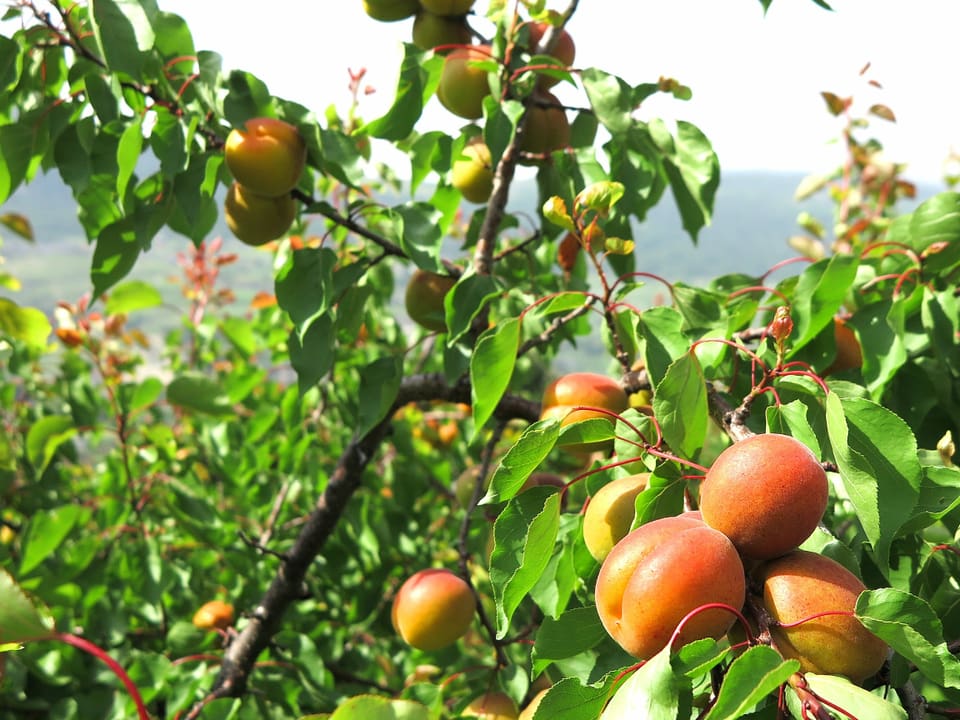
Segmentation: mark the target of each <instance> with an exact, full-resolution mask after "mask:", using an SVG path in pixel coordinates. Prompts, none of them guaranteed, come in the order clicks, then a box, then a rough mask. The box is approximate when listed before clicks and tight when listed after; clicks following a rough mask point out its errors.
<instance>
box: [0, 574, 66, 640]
mask: <svg viewBox="0 0 960 720" xmlns="http://www.w3.org/2000/svg"><path fill="white" fill-rule="evenodd" d="M53 636H54V629H53V618H52V617H51V615H50V611H49V610H47V609H46V608H45V607H44V606H43V605H38V604H37V603H35V602H34V601H33V600H31V599H30V598H29V597H27V594H26V593H25V592H24V591H23V590H22V589H21V588H20V586H19V585H17V583H16V582H15V581H14V579H13V577H11V575H10V573H8V572H7V571H6V570H0V652H2V651H3V650H11V649H16V648H17V647H19V646H20V644H21V643H25V642H30V641H31V640H45V639H47V638H52V637H53ZM5 645H13V646H14V647H13V648H10V647H7V648H4V647H3V646H5Z"/></svg>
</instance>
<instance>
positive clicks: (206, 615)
mask: <svg viewBox="0 0 960 720" xmlns="http://www.w3.org/2000/svg"><path fill="white" fill-rule="evenodd" d="M193 624H194V627H197V628H199V629H201V630H213V629H217V630H226V629H227V628H228V627H230V626H231V625H233V605H231V604H230V603H225V602H224V601H223V600H211V601H210V602H206V603H204V604H203V605H201V606H200V609H199V610H197V612H195V613H194V614H193Z"/></svg>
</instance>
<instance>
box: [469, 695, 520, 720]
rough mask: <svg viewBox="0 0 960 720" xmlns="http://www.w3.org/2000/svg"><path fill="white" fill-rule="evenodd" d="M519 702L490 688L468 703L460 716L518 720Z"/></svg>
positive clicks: (486, 719) (483, 719)
mask: <svg viewBox="0 0 960 720" xmlns="http://www.w3.org/2000/svg"><path fill="white" fill-rule="evenodd" d="M518 714H519V711H518V710H517V704H516V703H515V702H514V701H513V699H512V698H510V696H509V695H506V694H504V693H502V692H499V691H497V690H489V691H487V692H485V693H484V694H483V695H481V696H480V697H478V698H474V699H473V700H472V701H471V702H470V704H469V705H467V706H466V707H465V708H464V709H463V712H462V713H460V717H475V718H480V720H517V716H518Z"/></svg>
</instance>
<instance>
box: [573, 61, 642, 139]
mask: <svg viewBox="0 0 960 720" xmlns="http://www.w3.org/2000/svg"><path fill="white" fill-rule="evenodd" d="M580 80H581V82H583V89H584V90H585V91H586V93H587V98H588V99H589V100H590V106H591V107H592V108H593V112H594V113H595V114H596V116H597V120H599V121H600V124H601V125H603V126H604V127H605V128H607V130H609V131H610V132H611V134H613V135H618V134H623V133H625V132H627V131H628V130H629V129H630V128H631V126H632V125H633V117H632V115H631V114H632V113H633V109H634V107H633V88H632V87H630V85H628V84H627V83H626V82H625V81H624V80H622V79H621V78H618V77H616V76H615V75H610V74H608V73H605V72H603V71H602V70H598V69H597V68H587V69H585V70H584V71H583V72H582V73H580Z"/></svg>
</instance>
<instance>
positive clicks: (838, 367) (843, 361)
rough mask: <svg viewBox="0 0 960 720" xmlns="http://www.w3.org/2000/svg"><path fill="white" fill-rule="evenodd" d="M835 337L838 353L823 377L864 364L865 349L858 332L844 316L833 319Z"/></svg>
mask: <svg viewBox="0 0 960 720" xmlns="http://www.w3.org/2000/svg"><path fill="white" fill-rule="evenodd" d="M833 337H834V341H835V342H836V345H837V354H836V355H834V357H833V362H832V363H830V366H829V367H828V368H827V369H826V370H824V371H823V377H827V375H835V374H836V373H839V372H844V371H845V370H856V369H858V368H860V367H862V366H863V350H862V349H861V347H860V341H859V340H857V334H856V333H855V332H854V331H853V330H852V329H851V328H850V326H849V325H847V324H846V323H845V322H844V321H843V319H842V318H834V319H833Z"/></svg>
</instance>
